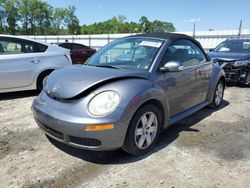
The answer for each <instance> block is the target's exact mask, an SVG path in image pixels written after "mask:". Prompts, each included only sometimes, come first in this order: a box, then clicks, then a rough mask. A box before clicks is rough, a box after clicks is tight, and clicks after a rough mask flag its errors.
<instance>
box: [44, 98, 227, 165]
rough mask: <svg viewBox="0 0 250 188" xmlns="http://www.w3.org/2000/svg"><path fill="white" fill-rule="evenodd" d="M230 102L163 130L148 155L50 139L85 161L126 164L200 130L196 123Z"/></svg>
mask: <svg viewBox="0 0 250 188" xmlns="http://www.w3.org/2000/svg"><path fill="white" fill-rule="evenodd" d="M229 104H230V103H229V102H228V101H225V100H224V101H223V103H222V105H221V107H220V108H218V109H209V108H204V109H201V110H199V111H198V112H196V113H194V114H193V115H191V116H190V117H187V118H185V119H183V120H181V121H180V122H178V123H176V124H175V125H172V126H170V127H169V128H167V130H165V131H163V132H162V133H161V134H160V136H159V138H158V141H157V143H156V145H155V147H154V149H153V150H152V151H151V152H149V153H148V154H146V155H143V156H140V157H135V156H131V155H129V154H127V153H126V152H124V151H123V150H122V149H118V150H114V151H87V150H82V149H78V148H74V147H71V146H68V145H65V144H63V143H60V142H58V141H56V140H54V139H51V138H49V137H48V139H49V141H50V142H51V143H52V144H53V145H54V146H56V147H57V148H58V149H60V150H62V151H64V152H66V153H67V154H69V155H71V156H73V157H77V158H80V159H82V160H84V161H88V162H91V163H95V164H126V163H133V162H136V161H140V160H142V159H144V158H147V157H148V156H150V155H152V154H153V153H156V152H158V151H160V150H161V149H164V148H166V147H167V146H168V145H169V144H170V143H172V142H173V141H174V140H176V139H177V138H178V137H179V134H180V133H181V132H183V131H189V132H199V130H198V129H194V128H192V126H194V125H195V124H197V123H198V122H200V121H201V120H203V119H205V118H206V117H208V116H210V115H211V114H212V113H214V112H216V111H219V110H221V109H223V108H225V107H226V106H228V105H229Z"/></svg>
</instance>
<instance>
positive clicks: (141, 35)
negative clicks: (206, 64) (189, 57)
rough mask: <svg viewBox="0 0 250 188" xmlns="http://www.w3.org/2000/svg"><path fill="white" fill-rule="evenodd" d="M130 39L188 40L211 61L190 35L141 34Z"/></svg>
mask: <svg viewBox="0 0 250 188" xmlns="http://www.w3.org/2000/svg"><path fill="white" fill-rule="evenodd" d="M129 37H152V38H158V39H165V40H170V41H175V40H179V39H187V40H190V41H192V42H193V43H194V44H196V45H197V46H199V48H200V49H201V50H202V51H203V53H204V54H205V56H206V58H207V60H208V61H209V60H210V58H209V56H208V55H207V53H206V52H205V51H204V49H203V48H202V46H201V44H200V43H199V42H198V41H197V40H195V39H194V38H193V37H190V36H188V35H184V34H179V33H144V34H139V35H132V36H129Z"/></svg>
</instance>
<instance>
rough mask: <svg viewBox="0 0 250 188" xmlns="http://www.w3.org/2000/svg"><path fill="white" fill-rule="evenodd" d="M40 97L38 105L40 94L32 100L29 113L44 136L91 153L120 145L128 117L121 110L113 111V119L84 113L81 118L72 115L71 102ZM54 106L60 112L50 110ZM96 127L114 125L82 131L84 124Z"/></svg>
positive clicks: (122, 141)
mask: <svg viewBox="0 0 250 188" xmlns="http://www.w3.org/2000/svg"><path fill="white" fill-rule="evenodd" d="M42 95H43V94H42ZM44 95H45V94H44ZM43 97H44V98H43V102H41V95H39V96H38V97H37V98H36V99H35V100H34V102H33V105H32V111H33V115H34V119H35V121H36V123H37V124H38V126H39V127H40V128H41V129H42V130H43V131H44V132H45V134H46V135H47V136H49V137H51V138H53V139H55V140H57V141H59V142H62V143H64V144H67V145H71V146H74V147H77V148H82V149H88V150H95V151H104V150H113V149H116V148H120V147H122V146H123V143H124V139H125V135H126V131H127V128H128V125H129V119H130V118H129V117H127V116H126V115H124V113H123V111H122V110H120V109H117V110H116V114H115V117H116V118H114V116H112V115H111V116H110V117H105V118H94V117H91V116H88V115H87V113H85V114H83V118H81V117H77V113H74V110H75V109H73V108H72V107H71V108H70V107H69V105H73V104H74V103H73V104H71V103H65V104H64V103H63V102H59V101H55V100H53V99H51V98H49V97H48V96H43ZM44 101H45V102H44ZM80 103H81V102H80ZM55 105H56V107H58V105H60V110H59V109H58V108H56V107H54V106H55ZM69 109H70V112H69V111H68V110H69ZM74 114H75V115H74ZM97 124H99V125H100V124H114V128H113V129H110V130H103V131H85V126H86V125H97Z"/></svg>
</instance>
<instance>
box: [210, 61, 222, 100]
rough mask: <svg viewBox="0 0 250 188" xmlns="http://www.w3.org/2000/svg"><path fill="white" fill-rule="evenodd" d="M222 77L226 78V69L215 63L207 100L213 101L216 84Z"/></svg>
mask: <svg viewBox="0 0 250 188" xmlns="http://www.w3.org/2000/svg"><path fill="white" fill-rule="evenodd" d="M221 78H224V80H225V78H226V76H225V72H224V70H223V69H222V68H221V67H220V66H218V65H214V66H213V69H212V75H211V79H210V83H209V90H208V93H207V101H209V102H212V100H213V96H214V92H215V88H216V85H217V83H218V81H219V80H220V79H221ZM224 84H225V83H224Z"/></svg>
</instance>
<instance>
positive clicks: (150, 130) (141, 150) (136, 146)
mask: <svg viewBox="0 0 250 188" xmlns="http://www.w3.org/2000/svg"><path fill="white" fill-rule="evenodd" d="M161 122H162V121H161V114H160V112H159V110H158V109H157V108H156V107H155V106H154V105H152V104H149V105H146V106H143V107H141V108H140V109H139V110H138V111H137V112H136V113H135V115H134V117H133V118H132V120H131V122H130V125H129V128H128V131H127V135H126V138H125V142H124V146H123V150H125V151H126V152H128V153H129V154H131V155H143V154H146V153H148V152H149V151H150V150H151V149H152V148H153V147H154V145H155V142H156V141H157V139H158V136H159V132H160V125H161Z"/></svg>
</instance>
